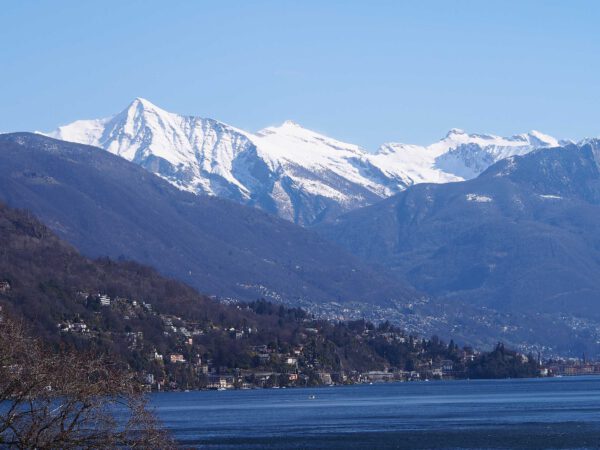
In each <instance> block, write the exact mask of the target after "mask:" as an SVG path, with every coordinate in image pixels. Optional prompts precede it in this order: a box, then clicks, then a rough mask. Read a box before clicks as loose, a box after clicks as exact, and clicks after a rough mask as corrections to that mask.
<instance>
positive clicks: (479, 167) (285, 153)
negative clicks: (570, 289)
mask: <svg viewBox="0 0 600 450" xmlns="http://www.w3.org/2000/svg"><path fill="white" fill-rule="evenodd" d="M47 134H48V135H49V136H51V137H55V138H57V139H61V140H66V141H71V142H77V143H82V144H87V145H93V146H97V147H101V148H104V149H106V150H108V151H109V152H111V153H113V154H116V155H119V156H122V157H123V158H125V159H127V160H129V161H132V162H134V163H136V164H139V165H141V166H142V167H144V168H145V169H147V170H149V171H150V172H153V173H155V174H157V175H159V176H161V177H163V178H165V179H166V180H168V181H169V182H171V183H172V184H174V185H175V186H177V187H178V188H179V189H181V190H185V191H189V192H193V193H197V194H209V195H213V196H217V197H221V198H226V199H229V200H234V201H236V202H239V203H242V204H246V205H251V206H255V207H258V208H260V209H262V210H264V211H267V212H269V213H272V214H275V215H277V216H279V217H282V218H284V219H286V220H289V221H292V222H295V223H298V224H302V225H311V224H316V223H319V222H325V221H328V220H331V219H333V218H335V217H337V216H338V215H339V214H341V213H344V212H348V211H351V210H353V209H356V208H360V207H363V206H367V205H370V204H373V203H376V202H377V201H379V200H381V199H384V198H387V197H389V196H391V195H394V194H396V193H398V192H400V191H402V190H404V189H405V188H406V187H408V186H411V185H413V184H418V183H424V182H431V183H444V182H448V181H460V180H464V179H470V178H473V177H474V176H476V175H478V174H479V173H480V172H482V171H483V170H485V169H486V168H487V167H488V166H490V165H491V164H493V163H494V162H496V161H498V160H500V159H502V158H505V157H508V156H512V155H521V154H525V153H528V152H529V151H531V150H533V149H536V148H542V147H551V146H556V145H558V141H557V140H556V139H554V138H552V137H550V136H546V135H543V134H541V133H538V132H531V133H528V134H523V135H517V136H513V137H510V138H501V137H498V136H493V135H475V134H467V133H465V132H463V131H461V130H457V129H455V130H451V131H450V132H449V133H448V135H447V136H446V137H445V138H444V139H442V140H440V141H439V142H436V143H434V144H432V145H430V146H427V147H423V146H417V145H405V144H399V143H388V144H384V145H382V146H381V147H380V148H379V149H378V150H377V151H376V152H369V151H366V150H365V149H362V148H360V147H359V146H357V145H353V144H348V143H345V142H340V141H338V140H335V139H332V138H329V137H327V136H323V135H322V134H319V133H316V132H314V131H311V130H307V129H305V128H303V127H301V126H300V125H298V124H296V123H294V122H291V121H286V122H284V123H283V124H282V125H280V126H277V127H269V128H265V129H263V130H261V131H259V132H256V133H251V132H247V131H244V130H241V129H238V128H235V127H232V126H230V125H227V124H224V123H222V122H219V121H216V120H212V119H203V118H199V117H193V116H182V115H178V114H174V113H170V112H167V111H165V110H163V109H161V108H159V107H157V106H155V105H153V104H152V103H150V102H149V101H147V100H144V99H140V98H138V99H135V100H134V101H133V102H132V103H131V104H130V105H129V106H128V107H127V108H126V109H125V110H123V111H122V112H120V113H119V114H116V115H115V116H112V117H109V118H106V119H98V120H79V121H76V122H73V123H71V124H69V125H65V126H61V127H59V128H58V129H57V130H55V131H53V132H50V133H47Z"/></svg>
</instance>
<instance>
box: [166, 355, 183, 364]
mask: <svg viewBox="0 0 600 450" xmlns="http://www.w3.org/2000/svg"><path fill="white" fill-rule="evenodd" d="M169 358H170V360H171V362H172V363H184V362H185V358H184V357H183V355H182V354H181V353H173V354H172V355H171V356H170V357H169Z"/></svg>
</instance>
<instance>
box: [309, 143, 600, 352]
mask: <svg viewBox="0 0 600 450" xmlns="http://www.w3.org/2000/svg"><path fill="white" fill-rule="evenodd" d="M599 150H600V140H588V141H586V142H584V143H582V144H581V145H569V146H566V147H560V148H554V149H545V150H538V151H534V152H531V153H529V154H527V155H524V156H512V157H509V158H507V159H504V160H502V161H499V162H498V163H496V164H494V165H492V166H491V167H490V168H488V169H487V170H486V171H484V172H483V173H482V174H481V175H479V176H478V177H477V178H475V179H472V180H469V181H465V182H462V183H449V184H444V185H435V184H422V185H418V186H413V187H411V188H410V189H407V190H406V191H404V192H402V193H400V194H398V195H396V196H394V197H392V198H389V199H387V200H384V201H382V202H380V203H378V204H376V205H373V206H369V207H366V208H363V209H360V210H357V211H353V212H350V213H348V214H346V215H343V216H341V217H339V218H338V219H336V221H335V222H334V223H331V224H322V225H320V226H318V227H317V229H318V230H319V231H320V232H321V233H322V234H323V235H324V236H325V237H327V238H328V239H330V240H332V241H334V242H337V243H339V244H341V245H343V246H344V247H345V248H346V249H348V250H349V251H351V252H352V253H354V254H355V255H357V256H360V257H361V258H363V259H365V260H366V261H370V262H373V263H377V264H380V265H382V266H384V267H386V268H388V269H389V270H392V271H394V272H395V273H397V274H398V276H399V277H402V278H404V279H407V280H409V281H410V282H411V283H412V284H413V285H414V286H415V287H416V288H417V289H420V290H422V291H424V292H426V293H428V294H429V295H431V296H432V297H434V298H436V299H437V301H440V302H449V303H456V302H459V303H460V302H464V303H466V304H468V305H471V306H472V307H476V308H477V309H478V310H479V311H480V314H483V316H485V317H487V318H486V319H482V321H487V320H489V317H491V316H492V315H493V314H492V311H494V312H498V313H509V314H511V315H512V316H513V320H512V323H511V324H510V325H508V326H507V329H506V330H505V331H506V332H508V333H510V335H511V338H509V339H514V338H517V339H523V340H524V341H529V342H532V341H533V340H535V339H539V336H542V335H544V334H545V333H544V332H543V331H540V325H541V324H544V325H543V327H545V328H547V329H549V330H552V332H553V333H555V336H554V337H552V336H550V337H547V338H546V339H545V342H546V345H550V346H561V345H562V346H565V345H566V346H569V345H571V346H572V345H574V344H573V343H574V342H576V341H577V340H578V339H584V340H588V342H596V343H595V344H594V345H593V346H592V347H593V350H592V349H591V348H587V350H588V351H593V352H594V353H596V354H597V353H598V350H599V349H598V344H597V342H600V235H599V234H598V230H600V151H599ZM519 316H521V319H520V320H519V319H518V317H519ZM523 319H526V320H523ZM518 322H521V324H520V325H519V324H518ZM565 326H566V327H567V328H570V330H571V337H570V338H568V339H567V338H564V337H563V338H559V337H558V335H560V334H561V333H560V332H558V330H559V329H561V328H564V327H565ZM534 330H535V332H534ZM570 350H571V351H573V347H571V349H570Z"/></svg>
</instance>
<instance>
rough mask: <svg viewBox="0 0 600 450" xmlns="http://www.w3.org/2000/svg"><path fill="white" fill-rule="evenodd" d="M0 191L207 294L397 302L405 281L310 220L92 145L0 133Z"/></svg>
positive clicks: (106, 250) (105, 250)
mask: <svg viewBox="0 0 600 450" xmlns="http://www.w3.org/2000/svg"><path fill="white" fill-rule="evenodd" d="M0 201H4V202H6V203H7V204H8V206H11V207H15V208H21V209H26V210H29V211H31V212H32V213H34V214H35V215H36V216H37V217H39V218H40V219H41V220H42V221H43V222H44V223H45V224H46V225H47V226H49V227H50V229H52V230H53V231H55V232H56V233H57V234H58V235H59V236H60V237H61V238H64V239H65V240H67V241H68V242H70V243H71V244H73V245H74V246H75V247H77V248H78V249H79V250H80V251H81V252H82V253H84V254H85V255H86V256H92V257H101V256H109V257H111V258H114V259H119V258H120V259H129V260H134V261H137V262H140V263H143V264H147V265H150V266H152V267H154V268H156V269H157V270H158V271H159V272H160V273H162V274H163V275H167V276H170V277H174V278H177V279H179V280H181V281H184V282H186V283H188V284H189V285H191V286H194V287H196V288H198V289H200V290H201V291H202V292H206V293H207V294H211V295H218V296H220V297H224V298H232V299H240V300H255V299H257V298H261V297H263V298H266V299H269V300H272V301H276V302H285V303H288V304H296V305H298V304H309V305H315V304H324V303H328V302H341V303H344V302H352V301H358V302H365V303H368V304H372V305H374V304H377V305H385V304H390V303H394V304H395V303H399V304H403V303H405V302H409V301H410V299H412V298H413V297H414V295H415V294H414V291H413V290H412V289H411V288H408V287H406V285H404V284H403V283H400V282H397V281H396V280H394V279H393V278H392V277H391V276H388V275H386V274H385V271H380V270H374V269H372V268H371V267H369V266H368V265H366V264H364V263H362V262H361V261H360V260H358V258H355V257H353V256H351V255H349V254H348V253H347V252H345V251H344V250H342V249H341V248H339V247H338V246H336V245H335V244H331V243H329V242H328V241H326V240H325V239H323V238H321V237H320V236H318V235H317V234H316V233H314V232H313V231H310V230H306V229H304V228H302V227H300V226H297V225H294V224H292V223H290V222H288V221H285V220H282V219H279V218H277V217H274V216H272V215H269V214H266V213H264V212H262V211H259V210H257V209H255V208H250V207H246V206H243V205H238V204H237V203H235V202H231V201H227V200H223V199H219V198H216V197H210V196H198V195H194V194H191V193H189V192H184V191H181V190H179V189H176V188H175V187H173V186H172V185H171V184H170V183H168V182H166V181H165V180H163V179H161V178H159V177H157V176H155V175H153V174H151V173H149V172H147V171H146V170H144V169H142V168H140V167H139V166H137V165H135V164H132V163H130V162H129V161H126V160H125V159H123V158H119V157H117V156H115V155H112V154H111V153H109V152H106V151H103V150H101V149H99V148H95V147H90V146H85V145H81V144H74V143H68V142H64V141H58V140H55V139H51V138H48V137H45V136H40V135H36V134H29V133H14V134H4V135H0Z"/></svg>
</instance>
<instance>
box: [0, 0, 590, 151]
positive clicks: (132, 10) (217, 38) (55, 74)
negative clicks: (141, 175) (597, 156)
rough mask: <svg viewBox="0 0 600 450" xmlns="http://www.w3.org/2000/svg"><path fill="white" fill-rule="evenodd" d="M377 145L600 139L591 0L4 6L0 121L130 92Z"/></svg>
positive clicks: (58, 116)
mask: <svg viewBox="0 0 600 450" xmlns="http://www.w3.org/2000/svg"><path fill="white" fill-rule="evenodd" d="M138 96H139V97H144V98H147V99H149V100H150V101H152V102H154V103H155V104H157V105H159V106H162V107H163V108H165V109H167V110H170V111H173V112H179V113H184V114H193V115H199V116H203V117H212V118H215V119H219V120H222V121H225V122H227V123H230V124H232V125H235V126H238V127H241V128H244V129H248V130H257V129H260V128H263V127H265V126H268V125H273V124H277V123H280V122H282V121H284V120H285V119H292V120H294V121H296V122H299V123H300V124H302V125H304V126H306V127H308V128H312V129H315V130H318V131H321V132H324V133H325V134H328V135H330V136H332V137H336V138H339V139H343V140H346V141H349V142H353V143H357V144H360V145H363V146H365V147H367V148H370V149H374V148H376V147H377V146H378V145H379V144H381V143H383V142H386V141H401V142H408V143H418V144H425V143H429V142H432V141H434V140H436V139H438V138H440V137H442V136H443V135H444V134H445V133H446V131H447V130H448V129H450V128H452V127H458V128H463V129H465V130H467V131H470V132H492V133H497V134H502V135H510V134H514V133H518V132H523V131H528V130H530V129H538V130H540V131H543V132H546V133H548V134H553V135H555V136H557V137H559V138H580V137H584V136H598V135H600V108H599V106H600V1H595V0H590V1H573V0H569V1H567V0H565V1H548V0H545V1H533V0H530V1H508V0H502V1H484V0H481V1H451V0H443V1H422V0H419V1H417V0H415V1H410V2H409V1H406V2H401V1H361V2H358V1H349V0H348V1H324V0H321V1H307V0H304V1H298V2H291V1H283V0H280V1H249V0H245V1H239V2H233V1H226V0H218V1H215V0H213V1H206V2H203V1H162V2H158V1H157V2H153V1H148V0H144V1H133V0H128V1H125V0H117V1H108V0H102V1H100V0H98V1H87V0H86V1H83V0H77V1H60V0H55V1H28V0H21V1H12V2H3V3H2V5H1V7H0V131H17V130H50V129H53V128H55V127H56V126H57V125H59V124H65V123H67V122H70V121H72V120H75V119H80V118H97V117H104V116H108V115H112V114H113V113H116V112H118V111H120V110H122V109H123V108H125V107H126V106H127V104H128V103H129V102H130V101H131V100H132V99H133V98H134V97H138Z"/></svg>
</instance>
